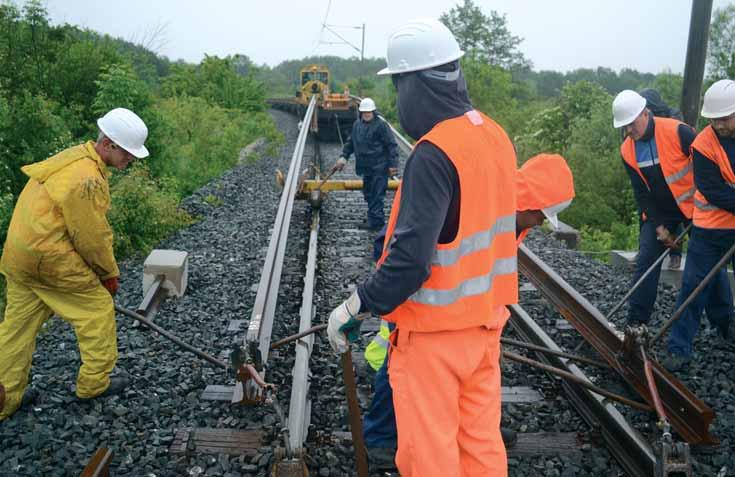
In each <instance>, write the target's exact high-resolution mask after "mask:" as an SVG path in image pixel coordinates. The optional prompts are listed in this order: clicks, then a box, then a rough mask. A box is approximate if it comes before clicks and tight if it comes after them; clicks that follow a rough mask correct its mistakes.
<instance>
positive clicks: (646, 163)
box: [638, 157, 661, 169]
mask: <svg viewBox="0 0 735 477" xmlns="http://www.w3.org/2000/svg"><path fill="white" fill-rule="evenodd" d="M660 163H661V161H660V160H659V158H658V157H654V158H653V159H650V160H648V161H643V162H639V163H638V167H639V168H641V169H643V168H645V167H651V166H655V165H656V164H660Z"/></svg>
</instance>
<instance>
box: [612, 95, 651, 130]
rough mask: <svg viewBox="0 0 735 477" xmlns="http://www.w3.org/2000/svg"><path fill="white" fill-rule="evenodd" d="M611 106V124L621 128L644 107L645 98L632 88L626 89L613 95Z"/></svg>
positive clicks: (630, 121) (631, 120)
mask: <svg viewBox="0 0 735 477" xmlns="http://www.w3.org/2000/svg"><path fill="white" fill-rule="evenodd" d="M612 107H613V126H614V127H616V128H621V127H623V126H627V125H628V124H630V123H632V122H633V121H635V118H637V117H638V115H639V114H641V113H642V112H643V110H644V109H646V98H644V97H643V96H641V95H640V94H638V93H636V92H635V91H633V90H630V89H626V90H623V91H621V92H620V93H618V95H617V96H615V99H614V100H613V105H612Z"/></svg>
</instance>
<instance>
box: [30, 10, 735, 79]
mask: <svg viewBox="0 0 735 477" xmlns="http://www.w3.org/2000/svg"><path fill="white" fill-rule="evenodd" d="M17 1H19V3H22V2H20V0H17ZM731 1H732V0H714V9H716V8H717V7H721V6H724V5H727V4H728V3H730V2H731ZM458 2H459V0H450V1H447V0H444V1H442V0H406V1H400V0H367V1H366V0H362V1H353V0H332V2H331V7H330V8H329V15H328V18H327V23H329V24H333V25H360V24H362V23H365V25H366V39H365V56H380V57H384V56H385V48H386V44H387V39H388V36H389V35H390V33H391V31H393V30H394V29H395V28H396V27H398V26H399V25H400V24H401V23H403V22H405V21H406V20H409V19H411V18H415V17H419V16H430V17H438V16H439V15H440V14H441V13H443V12H446V11H448V10H449V9H451V8H452V7H453V6H454V5H456V4H457V3H458ZM44 3H45V4H46V6H47V8H48V10H49V14H50V16H51V20H52V22H53V23H55V24H60V23H71V24H74V25H78V26H81V27H85V28H90V29H92V30H96V31H99V32H103V33H108V34H110V35H113V36H116V37H121V38H124V39H126V40H133V41H136V42H140V41H141V40H142V39H146V38H149V37H150V36H151V32H154V31H156V30H157V29H159V28H161V27H162V31H163V34H162V35H158V36H157V40H158V41H157V42H155V44H154V45H153V46H154V47H156V49H157V51H158V53H161V54H163V55H166V56H168V57H169V58H170V59H173V60H175V59H179V58H181V59H184V60H186V61H189V62H199V61H200V60H201V59H202V58H203V56H204V54H205V53H206V54H209V55H218V56H225V55H229V54H235V53H241V54H246V55H248V56H249V57H250V58H251V59H252V60H253V61H255V62H256V63H258V64H263V63H267V64H269V65H271V66H273V65H276V64H278V63H279V62H281V61H283V60H286V59H296V58H302V57H304V56H308V55H312V54H330V55H337V56H344V57H348V56H352V55H354V54H357V52H355V51H354V50H353V49H351V48H350V47H349V46H346V45H325V44H322V45H320V44H319V39H320V33H321V38H322V40H323V41H339V40H338V39H337V38H336V37H335V36H333V35H331V34H330V33H328V32H326V31H322V21H323V19H324V17H325V14H326V13H327V7H328V5H329V3H330V2H329V0H298V1H295V0H294V1H279V0H257V1H256V0H209V1H203V0H118V1H114V2H113V1H109V0H107V1H101V0H45V2H44ZM475 3H476V4H477V5H479V6H480V7H481V8H482V9H483V10H484V11H485V12H486V13H487V12H489V11H490V10H491V9H493V10H497V11H498V12H500V13H505V14H507V18H508V23H509V26H510V29H511V31H512V32H513V34H515V35H518V36H521V37H523V38H524V41H523V43H521V46H520V48H521V50H522V51H523V52H524V54H525V55H526V56H527V57H529V58H530V59H531V61H533V63H534V67H535V69H537V70H541V69H553V70H558V71H567V70H570V69H575V68H582V67H588V68H594V67H597V66H606V67H610V68H614V69H616V70H617V69H620V68H624V67H630V68H635V69H637V70H640V71H646V72H652V73H657V72H660V71H663V70H666V69H670V70H672V71H674V72H681V71H683V69H684V57H685V53H686V43H687V36H688V29H689V16H690V14H691V5H692V1H691V0H557V1H549V0H494V1H489V0H476V2H475ZM337 31H338V32H339V33H340V34H341V35H343V36H344V37H345V38H346V39H348V40H350V41H352V42H353V43H354V44H356V45H357V46H358V47H359V45H360V37H361V33H360V31H359V30H354V29H339V30H337ZM162 40H163V41H162ZM162 43H163V44H162ZM161 44H162V46H161Z"/></svg>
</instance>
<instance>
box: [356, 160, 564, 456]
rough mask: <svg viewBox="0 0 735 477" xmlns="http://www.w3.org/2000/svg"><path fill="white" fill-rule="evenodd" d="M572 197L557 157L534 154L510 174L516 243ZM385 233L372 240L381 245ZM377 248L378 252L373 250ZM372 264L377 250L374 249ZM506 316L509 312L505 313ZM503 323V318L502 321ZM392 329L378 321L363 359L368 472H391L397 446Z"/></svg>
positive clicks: (508, 442) (508, 436)
mask: <svg viewBox="0 0 735 477" xmlns="http://www.w3.org/2000/svg"><path fill="white" fill-rule="evenodd" d="M573 198H574V181H573V178H572V171H571V170H570V169H569V166H568V165H567V163H566V161H565V160H564V158H563V157H561V156H560V155H558V154H539V155H538V156H535V157H533V158H531V159H529V160H528V161H526V162H525V163H524V164H523V166H521V167H520V168H519V169H518V171H517V173H516V209H517V210H516V235H517V243H518V245H520V243H521V241H523V239H524V238H525V237H526V235H528V232H530V230H531V229H532V228H533V227H535V226H537V225H541V224H542V223H543V222H544V220H545V219H548V220H549V222H551V224H552V225H553V226H554V228H558V226H559V221H558V219H557V214H558V213H560V212H561V211H562V210H564V209H566V208H567V207H568V206H569V204H570V203H571V201H572V199H573ZM384 238H385V231H383V233H382V234H381V235H379V236H378V237H377V238H376V242H377V241H378V240H380V242H381V246H382V244H383V242H384ZM378 250H379V252H378ZM376 252H378V253H377V257H375V260H376V261H377V260H378V259H379V258H380V254H381V253H382V248H380V249H379V248H378V247H377V243H376ZM506 316H507V317H509V316H510V314H509V313H506ZM506 319H507V318H506ZM394 328H395V326H394V325H393V324H392V323H389V322H387V321H382V322H381V323H380V331H379V333H378V334H377V335H375V338H373V340H372V341H371V342H370V344H369V345H368V346H367V348H366V349H365V359H366V360H367V362H368V363H369V364H370V366H371V367H372V368H373V369H375V370H376V375H375V385H374V389H375V393H374V395H373V400H372V402H371V403H370V407H369V409H368V412H367V414H366V415H365V421H364V426H363V429H364V434H365V446H366V447H367V448H368V459H369V461H370V466H371V470H377V469H392V468H395V453H396V447H397V443H398V437H397V432H396V416H395V411H394V409H393V390H392V389H391V386H390V382H389V381H388V364H387V361H386V356H387V353H388V347H389V337H390V333H391V332H392V331H393V329H394ZM501 435H502V437H503V443H504V444H505V447H506V448H509V447H512V446H513V445H514V444H515V442H516V439H517V436H516V434H515V432H514V431H512V430H510V429H506V428H501Z"/></svg>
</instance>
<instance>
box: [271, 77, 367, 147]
mask: <svg viewBox="0 0 735 477" xmlns="http://www.w3.org/2000/svg"><path fill="white" fill-rule="evenodd" d="M330 83H331V73H330V71H329V68H327V67H326V66H324V65H307V66H304V67H303V68H301V69H300V70H299V89H298V90H297V91H296V96H295V97H291V98H273V99H269V100H268V103H269V104H270V105H271V106H272V107H273V108H276V109H281V110H284V111H288V112H291V113H294V114H296V115H298V116H303V115H304V113H305V112H306V107H307V106H308V105H309V101H311V98H312V96H314V95H316V96H317V100H316V107H317V114H316V124H314V125H312V127H314V128H315V130H316V133H317V135H318V137H319V139H321V140H340V141H344V140H345V139H347V137H348V136H349V134H350V131H351V128H352V123H353V122H354V121H355V120H356V119H357V117H358V112H357V106H358V101H357V100H356V99H355V98H354V97H353V96H351V95H350V92H349V91H348V90H346V89H345V91H343V92H342V93H335V92H332V91H331V89H330Z"/></svg>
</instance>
